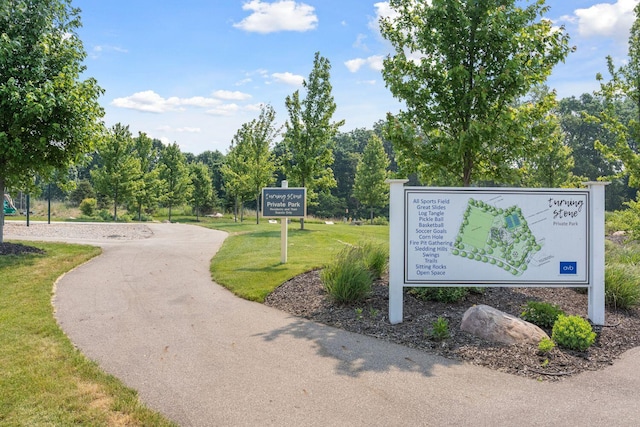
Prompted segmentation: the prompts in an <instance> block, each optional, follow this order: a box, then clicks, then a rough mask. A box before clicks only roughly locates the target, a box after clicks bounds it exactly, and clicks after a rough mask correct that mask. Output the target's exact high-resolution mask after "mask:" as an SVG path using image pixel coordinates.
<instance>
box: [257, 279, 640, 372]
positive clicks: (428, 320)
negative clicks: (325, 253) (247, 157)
mask: <svg viewBox="0 0 640 427" xmlns="http://www.w3.org/2000/svg"><path fill="white" fill-rule="evenodd" d="M388 298H389V288H388V284H387V281H386V280H385V279H384V278H383V279H382V280H379V281H377V282H376V283H375V284H374V286H373V292H372V293H371V295H370V296H369V297H368V298H367V299H366V300H364V301H362V302H360V303H358V304H355V305H339V304H336V303H334V302H333V301H332V299H331V298H330V297H329V296H328V295H327V293H326V292H325V290H324V289H323V286H322V283H321V281H320V278H319V272H318V271H311V272H308V273H305V274H302V275H300V276H297V277H295V278H293V279H291V280H289V281H288V282H286V283H284V284H282V285H281V286H279V287H278V288H276V289H275V290H274V292H273V293H271V294H270V295H269V296H268V297H267V298H266V300H265V304H266V305H269V306H271V307H275V308H277V309H280V310H283V311H285V312H288V313H290V314H292V315H295V316H299V317H302V318H305V319H309V320H312V321H314V322H319V323H323V324H326V325H330V326H334V327H337V328H340V329H344V330H347V331H351V332H355V333H359V334H363V335H368V336H372V337H376V338H379V339H383V340H386V341H390V342H394V343H397V344H401V345H405V346H407V347H411V348H415V349H419V350H423V351H426V352H429V353H432V354H437V355H440V356H444V357H446V358H449V359H454V360H460V361H466V362H468V363H473V364H476V365H481V366H486V367H488V368H491V369H495V370H498V371H502V372H507V373H509V374H514V375H520V376H524V377H530V378H536V379H542V380H550V381H558V380H561V379H563V378H567V377H569V376H572V375H575V374H578V373H581V372H584V371H593V370H598V369H602V368H604V367H606V366H609V365H611V364H613V363H615V360H616V358H618V357H619V356H620V355H621V354H622V353H623V352H624V351H626V350H629V349H631V348H633V347H636V346H639V345H640V311H639V310H638V309H635V310H630V311H616V310H609V309H607V311H606V323H607V324H606V326H604V327H596V326H594V331H595V332H596V333H597V339H596V342H595V344H594V345H593V346H591V347H590V348H589V350H588V351H585V352H578V351H571V350H565V349H560V348H557V347H556V348H554V349H553V350H552V351H551V352H550V353H547V354H546V355H541V354H539V352H538V348H537V346H535V345H530V344H528V345H527V344H517V345H503V344H496V343H492V342H488V341H486V340H483V339H480V338H477V337H475V336H473V335H471V334H469V333H467V332H463V331H461V330H460V323H461V321H462V316H463V314H464V312H465V311H466V310H467V309H468V308H469V307H471V306H473V305H476V304H486V305H489V306H491V307H494V308H497V309H499V310H501V311H504V312H506V313H509V314H512V315H514V316H519V315H520V314H521V313H522V310H523V308H524V306H525V304H526V302H527V301H530V300H537V301H545V302H550V303H553V304H557V305H559V306H560V308H562V310H564V312H565V313H566V314H567V315H579V316H583V317H586V316H587V306H588V302H587V295H586V294H585V293H580V292H578V291H576V290H575V289H568V288H486V290H485V292H484V293H481V294H479V293H471V294H469V295H468V296H467V297H466V299H465V300H463V301H461V302H457V303H440V302H428V301H422V300H419V299H416V298H415V297H413V296H412V295H410V294H408V293H407V292H406V288H405V295H404V321H403V322H402V323H400V324H396V325H392V324H390V323H389V320H388V307H389V302H388V301H389V299H388ZM438 317H444V318H445V319H447V320H448V321H449V331H450V333H451V337H450V338H448V339H446V340H443V341H435V340H433V339H430V338H429V336H428V333H425V332H428V331H429V329H430V328H431V327H432V325H433V322H434V321H436V319H438ZM545 332H547V333H548V335H549V336H551V331H550V330H546V331H545Z"/></svg>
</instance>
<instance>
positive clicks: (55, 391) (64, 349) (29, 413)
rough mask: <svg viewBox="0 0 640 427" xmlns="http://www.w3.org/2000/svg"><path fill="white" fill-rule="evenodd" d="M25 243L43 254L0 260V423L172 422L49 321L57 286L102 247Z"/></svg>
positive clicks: (10, 256) (166, 423)
mask: <svg viewBox="0 0 640 427" xmlns="http://www.w3.org/2000/svg"><path fill="white" fill-rule="evenodd" d="M25 244H27V245H30V246H37V247H39V248H42V249H44V250H45V251H46V254H45V255H22V256H15V255H3V256H0V325H1V329H0V372H1V374H0V425H3V426H25V425H28V426H63V425H64V426H67V425H91V426H112V425H133V426H143V425H148V426H163V425H172V424H171V423H170V422H168V421H167V420H166V419H165V418H163V417H162V416H160V415H159V414H157V413H155V412H152V411H150V410H149V409H147V408H145V407H144V406H142V405H141V403H140V401H139V400H138V396H137V394H136V392H135V391H134V390H132V389H129V388H127V387H125V386H124V385H123V384H122V383H121V382H120V381H119V380H117V379H116V378H115V377H113V376H110V375H107V374H105V373H103V372H102V371H101V370H100V369H99V368H98V366H97V365H96V364H95V363H93V362H91V361H89V360H88V359H86V358H85V357H84V356H83V355H82V354H81V353H80V352H79V351H78V350H76V349H75V348H74V347H73V345H72V344H71V342H70V341H69V339H68V338H67V337H66V335H64V333H63V332H62V330H61V329H60V328H59V327H58V324H57V323H56V321H55V319H54V316H53V307H52V305H51V297H52V288H53V285H54V282H55V281H56V279H57V278H58V277H60V276H61V275H62V274H63V273H65V272H67V271H69V270H71V269H73V268H74V267H75V266H77V265H79V264H81V263H83V262H85V261H87V260H89V259H90V258H92V257H94V256H96V255H98V254H99V253H100V249H99V248H95V247H90V246H80V245H63V244H49V243H46V244H45V243H31V242H29V243H25Z"/></svg>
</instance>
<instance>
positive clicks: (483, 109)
mask: <svg viewBox="0 0 640 427" xmlns="http://www.w3.org/2000/svg"><path fill="white" fill-rule="evenodd" d="M389 4H390V6H391V7H392V8H393V9H394V10H395V12H396V15H394V16H390V17H387V18H383V19H381V21H380V26H381V32H382V35H383V36H384V37H385V38H386V39H387V40H389V41H390V42H391V44H392V45H393V46H394V48H395V52H394V54H393V55H391V56H389V57H387V58H386V59H385V61H384V69H383V77H384V79H385V81H386V84H387V87H388V88H389V89H390V90H391V93H392V94H393V95H394V96H395V97H396V98H398V99H400V100H403V101H404V102H405V105H406V110H405V111H402V112H400V114H399V115H398V116H397V120H396V121H395V123H392V125H391V126H389V129H388V130H389V136H390V137H392V139H393V141H394V145H395V148H396V151H397V152H399V153H398V154H399V156H400V160H401V162H402V160H403V159H404V164H405V165H410V164H411V162H412V163H413V164H418V165H419V167H415V168H414V169H417V171H418V172H420V173H421V176H422V178H423V180H425V181H427V182H429V183H437V184H441V185H464V186H468V185H470V184H471V183H472V182H474V181H481V180H491V181H494V182H495V181H498V180H501V179H504V177H507V178H509V179H511V178H513V177H512V176H511V175H510V174H509V172H510V171H509V169H510V168H511V167H512V165H513V162H514V160H517V159H522V158H526V157H529V156H530V155H531V154H532V153H531V149H532V148H533V147H532V146H531V145H530V144H529V143H528V141H527V139H526V136H527V135H528V134H530V131H528V130H527V128H528V127H530V126H532V123H531V122H529V121H528V120H529V118H530V117H533V119H534V123H535V120H537V119H538V118H539V117H541V116H543V115H544V110H543V108H544V107H545V106H544V104H540V105H535V107H536V108H537V109H538V110H540V111H538V112H532V111H531V110H530V108H531V107H528V108H529V110H528V111H523V110H522V109H519V108H517V107H515V106H514V104H515V102H516V101H517V100H518V99H520V98H521V97H523V96H525V95H526V94H527V93H528V92H529V90H530V89H531V88H532V87H533V86H535V85H537V84H540V83H543V82H544V81H545V79H546V78H547V76H548V75H549V74H550V73H551V69H552V68H553V66H554V65H556V64H557V63H558V62H560V61H562V60H564V58H565V57H566V55H567V54H568V53H569V51H570V50H571V49H570V48H569V46H568V36H567V35H566V34H565V33H564V31H563V30H562V29H556V28H553V26H552V23H551V22H550V21H548V20H545V19H541V17H542V15H543V14H544V13H545V12H546V11H547V8H546V7H545V6H544V0H538V1H535V2H533V3H532V4H530V5H528V6H526V5H522V2H517V1H516V0H483V1H477V0H432V1H430V2H426V1H417V0H390V2H389ZM521 5H522V6H521ZM533 113H535V114H533ZM390 121H392V122H393V119H392V120H390ZM407 160H409V161H407Z"/></svg>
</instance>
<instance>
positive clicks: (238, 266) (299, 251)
mask: <svg viewBox="0 0 640 427" xmlns="http://www.w3.org/2000/svg"><path fill="white" fill-rule="evenodd" d="M203 225H205V224H203ZM206 226H207V227H210V228H215V229H218V230H223V231H226V232H228V233H229V237H227V238H226V240H225V241H224V243H223V244H222V247H221V248H220V250H219V251H218V253H217V254H216V255H215V256H214V257H213V259H212V260H211V277H212V279H213V280H214V281H215V282H216V283H218V284H220V285H222V286H224V287H226V288H227V289H229V290H230V291H231V292H233V293H234V294H236V295H238V296H239V297H242V298H245V299H248V300H251V301H257V302H264V299H265V298H266V297H267V295H269V293H271V292H272V291H273V290H274V289H275V288H276V287H278V286H279V285H281V284H282V283H284V282H286V281H287V280H289V279H291V278H293V277H295V276H297V275H298V274H302V273H304V272H307V271H310V270H313V269H316V268H321V267H323V266H324V265H326V264H328V263H329V262H331V261H333V259H335V257H336V255H337V254H338V253H339V252H340V250H341V249H343V248H344V247H345V245H357V244H362V243H365V242H371V243H374V244H383V245H387V246H388V240H389V227H388V226H379V225H361V226H353V225H349V224H332V225H328V224H324V223H320V224H318V223H309V222H306V221H305V225H304V226H305V229H304V230H300V224H299V223H295V222H292V223H291V224H290V225H289V228H288V249H287V253H288V256H287V263H286V264H281V263H280V239H281V235H280V233H281V230H280V224H269V223H268V222H267V221H262V222H261V223H260V224H255V223H253V224H248V223H228V224H226V223H212V224H206Z"/></svg>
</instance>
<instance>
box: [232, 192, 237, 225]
mask: <svg viewBox="0 0 640 427" xmlns="http://www.w3.org/2000/svg"><path fill="white" fill-rule="evenodd" d="M233 222H238V196H236V197H235V199H234V202H233Z"/></svg>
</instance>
